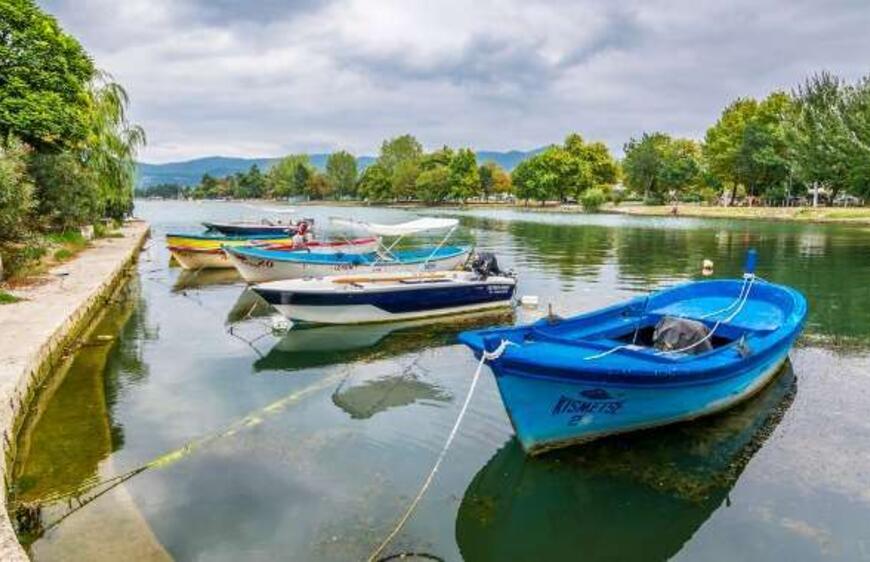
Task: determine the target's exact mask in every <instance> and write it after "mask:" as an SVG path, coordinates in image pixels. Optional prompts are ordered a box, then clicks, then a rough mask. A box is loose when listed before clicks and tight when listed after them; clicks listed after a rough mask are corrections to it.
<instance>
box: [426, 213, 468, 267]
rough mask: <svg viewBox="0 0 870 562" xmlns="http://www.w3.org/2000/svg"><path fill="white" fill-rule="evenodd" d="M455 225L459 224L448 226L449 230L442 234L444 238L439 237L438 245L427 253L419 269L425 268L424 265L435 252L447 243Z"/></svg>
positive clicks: (430, 259)
mask: <svg viewBox="0 0 870 562" xmlns="http://www.w3.org/2000/svg"><path fill="white" fill-rule="evenodd" d="M457 226H459V225H458V224H457V225H453V226H451V227H450V230H448V231H447V234H445V235H444V238H442V239H441V242H439V243H438V245H437V246H435V249H434V250H432V253H431V254H429V257H427V258H426V261H424V262H423V265H421V266H420V268H421V269H426V266H427V265H428V264H429V262H430V261H432V258H434V257H435V254H437V253H438V250H440V249H441V247H442V246H444V244H446V243H447V240H448V239H449V238H450V236H452V235H453V231H454V230H456V227H457Z"/></svg>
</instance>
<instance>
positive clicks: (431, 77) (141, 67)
mask: <svg viewBox="0 0 870 562" xmlns="http://www.w3.org/2000/svg"><path fill="white" fill-rule="evenodd" d="M42 4H43V6H44V7H45V8H46V9H47V10H48V11H50V12H52V13H54V14H55V15H56V16H57V17H58V18H59V20H60V22H61V24H62V25H63V26H64V27H65V28H66V29H68V30H69V31H70V32H71V33H73V34H74V35H76V36H77V37H79V38H80V39H81V41H82V42H83V44H84V45H85V47H86V48H87V49H88V50H89V51H90V52H91V53H92V54H93V56H94V58H95V60H96V62H97V64H98V65H99V66H100V67H102V68H104V69H106V70H108V71H110V72H111V73H113V74H114V75H115V76H116V78H118V79H119V81H121V82H122V83H123V84H124V85H125V86H126V87H127V89H128V90H129V92H130V95H131V98H132V101H133V107H132V112H131V113H132V115H133V116H134V118H135V119H136V120H138V121H139V122H140V123H141V124H142V125H144V126H145V128H146V129H147V131H148V133H149V139H150V144H149V146H148V147H147V148H146V150H145V152H144V154H143V157H144V158H145V159H146V160H152V161H164V160H173V159H181V158H190V157H196V156H203V155H208V154H226V155H243V156H264V155H278V154H283V153H286V152H291V151H321V150H331V149H335V148H349V149H351V150H353V151H356V152H358V153H369V154H371V153H374V152H375V151H376V150H377V147H378V146H379V145H380V142H381V140H382V139H383V138H385V137H388V136H391V135H396V134H402V133H405V132H411V133H414V134H416V135H417V136H418V138H420V139H421V140H422V141H423V143H424V144H425V145H427V146H430V147H434V146H438V145H441V144H445V143H446V144H451V145H470V146H474V147H476V148H479V149H511V148H520V149H522V148H531V147H536V146H541V145H544V144H548V143H551V142H556V141H559V140H560V139H561V138H562V137H563V136H564V135H565V134H566V133H567V132H569V131H572V130H577V131H580V132H581V133H582V134H584V136H586V137H587V138H592V139H602V140H604V141H606V142H607V143H608V144H609V145H610V146H611V147H612V148H613V149H615V150H619V148H620V147H621V145H622V143H623V142H624V141H625V140H627V138H628V137H629V136H631V135H637V134H639V133H640V132H641V131H643V130H649V129H656V130H665V131H669V132H672V133H675V134H681V135H689V136H695V137H700V136H702V135H703V132H704V130H705V129H706V127H707V126H708V125H709V124H710V123H711V122H712V121H713V120H714V119H715V118H716V116H717V114H718V113H719V111H720V110H721V109H722V107H723V106H724V105H725V104H726V103H727V102H728V101H730V100H731V99H733V98H734V97H737V96H744V95H754V96H761V95H764V94H765V93H767V92H768V91H770V90H771V89H774V88H786V89H787V88H790V87H792V86H794V85H795V84H796V83H797V82H799V81H800V80H801V79H802V78H803V77H804V76H806V75H807V74H808V73H811V72H813V71H817V70H821V69H829V70H832V71H834V72H838V73H841V74H843V75H844V76H846V77H847V78H850V79H855V78H857V77H858V76H861V75H863V74H867V73H870V65H868V63H867V61H866V57H865V56H864V54H865V53H867V52H868V50H870V34H867V33H866V30H865V28H866V25H865V24H866V22H867V20H868V15H870V8H868V7H867V6H865V5H864V4H863V3H856V2H850V1H848V0H843V1H842V2H829V3H824V4H820V3H816V2H811V1H809V0H807V1H803V2H801V1H798V2H794V1H787V0H776V1H766V2H757V1H749V0H738V1H737V2H729V3H705V2H695V1H691V0H677V1H664V0H660V1H639V0H638V1H627V2H621V3H619V4H614V3H612V2H608V1H606V0H593V1H586V2H544V3H540V2H539V3H529V2H520V1H517V0H482V1H480V2H463V1H457V0H443V1H440V2H424V1H419V2H418V1H411V0H383V1H379V2H374V1H370V0H366V1H363V0H334V1H332V2H328V3H319V2H316V1H314V0H296V1H293V2H289V3H288V2H282V1H281V0H260V1H258V2H253V1H252V2H244V3H237V2H232V1H230V0H125V1H124V2H115V1H114V0H44V1H43V2H42Z"/></svg>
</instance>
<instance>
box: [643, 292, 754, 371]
mask: <svg viewBox="0 0 870 562" xmlns="http://www.w3.org/2000/svg"><path fill="white" fill-rule="evenodd" d="M753 283H755V277H754V276H753V277H750V278H749V283H748V284H746V294H743V291H742V290H741V296H740V300H739V301H738V302H739V303H740V305H739V306H738V307H737V310H735V311H734V312H733V313H732V314H731V315H730V316H728V317H727V318H724V319H721V320H718V321H717V322H716V324H714V325H713V328H712V329H711V330H710V331H709V332H707V335H706V336H704V337H703V338H701V339H699V340H698V341H696V342H695V343H693V344H690V345H687V346H686V347H681V348H679V349H666V350H663V351H659V352H658V353H657V354H656V355H669V354H671V353H684V352H686V351H688V350H690V349H692V348H694V347H697V346H699V345H701V344H702V343H704V342H705V341H707V340H708V339H710V338H712V337H713V334H715V333H716V330H718V329H719V326H721V325H722V324H727V323H728V322H731V321H732V320H734V319H735V318H737V315H738V314H740V312H741V311H743V307H744V306H745V305H746V302H747V301H748V300H749V291H751V290H752V285H753Z"/></svg>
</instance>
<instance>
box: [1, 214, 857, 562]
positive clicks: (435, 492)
mask: <svg viewBox="0 0 870 562" xmlns="http://www.w3.org/2000/svg"><path fill="white" fill-rule="evenodd" d="M302 212H303V213H304V214H305V215H306V216H311V217H314V218H315V219H316V221H317V224H318V225H320V226H323V225H325V224H326V223H327V219H328V217H330V216H353V217H356V218H361V219H369V220H378V221H381V222H393V221H400V220H406V219H409V218H413V217H414V216H415V213H414V212H413V211H403V210H393V209H371V208H348V207H335V208H329V207H305V208H303V209H302ZM439 212H441V213H447V214H455V215H456V216H458V217H460V218H461V226H462V232H461V233H460V238H462V239H465V240H470V241H471V240H473V241H474V242H475V243H476V245H477V247H478V248H480V249H485V250H492V251H494V252H496V253H497V255H498V257H499V261H500V263H501V265H502V266H506V267H508V268H513V269H514V270H516V271H517V272H519V274H520V289H519V294H521V295H537V296H539V297H540V302H541V305H540V306H539V308H538V309H537V310H531V309H518V310H517V311H516V312H515V313H514V314H496V315H494V316H493V315H489V316H483V317H471V318H468V317H466V318H461V319H447V320H442V321H439V322H435V323H410V324H407V323H406V324H402V325H378V326H370V327H324V328H311V329H305V330H292V329H291V330H290V331H289V333H287V334H280V333H275V332H274V331H273V327H274V325H273V322H272V319H271V317H270V314H271V313H270V311H269V310H268V309H267V308H265V307H263V306H262V305H259V304H258V303H257V301H256V300H255V299H253V298H252V296H251V294H250V293H249V292H247V291H246V290H245V287H244V285H243V284H242V283H241V282H240V281H239V280H238V278H236V277H235V276H234V275H233V274H232V272H221V271H218V272H202V273H200V274H199V275H195V276H194V275H190V274H186V273H184V272H182V271H180V270H179V269H178V268H176V267H170V260H169V255H168V253H167V251H166V250H165V248H164V240H163V237H164V234H165V233H166V232H167V231H173V230H189V231H196V230H197V223H198V222H199V221H202V220H208V219H222V218H223V219H227V218H239V217H242V216H245V215H248V216H253V215H255V214H256V212H255V211H253V210H251V209H250V208H247V207H245V206H242V205H239V204H233V203H203V204H193V203H175V202H138V203H137V214H138V215H140V216H142V217H144V218H146V219H148V220H149V221H151V223H152V225H153V239H152V241H151V242H150V244H149V245H148V249H147V251H145V252H144V253H143V254H142V259H141V261H140V263H139V265H138V274H137V276H136V277H135V278H134V279H133V280H132V281H131V282H130V284H129V285H128V286H127V287H126V289H125V290H124V291H122V293H121V294H120V295H118V297H117V298H116V299H115V300H114V301H113V303H112V304H111V305H110V307H109V309H108V311H107V314H106V315H105V316H104V317H103V318H102V320H101V321H100V323H99V325H98V326H97V327H96V328H95V330H94V331H93V332H92V333H91V334H90V336H89V337H88V338H87V339H86V341H85V342H84V343H85V345H84V346H82V347H81V348H80V349H79V351H78V352H77V353H76V354H75V355H74V356H73V357H72V358H71V360H70V361H69V362H68V363H67V364H66V365H65V366H64V368H63V369H62V371H63V376H58V377H56V378H55V380H54V383H53V384H52V385H50V386H49V387H48V388H46V389H45V390H44V391H43V393H42V396H41V399H40V402H39V405H38V409H37V412H36V413H35V414H34V415H32V416H31V418H30V420H29V423H28V424H27V426H26V427H25V430H24V431H23V432H22V435H21V436H20V438H19V448H20V449H19V450H20V455H19V458H18V462H17V464H16V466H15V472H14V480H13V482H12V486H13V490H14V492H15V494H16V497H17V502H18V503H19V504H26V505H40V506H41V512H40V520H41V524H42V529H41V531H39V530H37V531H36V532H33V533H32V534H30V535H27V536H24V537H23V538H24V539H25V540H26V541H30V542H31V544H30V547H29V548H30V552H31V554H32V556H33V557H34V559H36V560H117V559H127V560H133V559H149V560H166V559H170V558H172V559H175V560H180V561H181V560H184V561H186V560H218V561H224V560H226V561H230V560H233V561H236V560H278V559H280V560H300V561H307V560H319V561H320V560H323V561H348V560H364V559H366V557H367V556H368V555H369V554H370V553H371V552H372V550H373V549H374V548H375V547H376V546H377V545H378V544H379V543H380V542H381V540H382V539H383V538H384V537H385V536H386V535H387V534H388V533H389V532H390V531H391V530H392V529H393V527H394V526H395V524H396V522H397V520H398V518H399V517H400V516H401V514H402V513H403V511H404V510H405V509H406V507H407V506H408V504H409V502H410V501H411V498H412V497H413V496H414V494H415V493H416V492H417V490H418V489H419V487H420V485H421V483H422V481H423V479H424V478H425V476H426V475H427V473H428V472H429V470H430V468H431V467H432V464H433V463H434V461H435V458H436V457H437V454H438V452H439V450H440V449H441V447H442V445H443V443H444V440H445V439H446V437H447V434H448V433H449V431H450V428H451V426H452V424H453V422H454V420H455V418H456V415H457V413H458V411H459V408H460V407H461V404H462V402H463V400H464V398H465V396H466V392H467V389H468V385H469V383H470V381H471V375H472V374H473V372H474V369H475V367H476V361H475V359H474V358H473V356H472V355H471V353H470V352H469V351H468V350H467V349H466V348H464V347H463V346H460V345H457V344H456V342H455V336H456V334H457V333H458V332H459V331H460V330H462V329H464V328H467V327H476V326H486V325H490V324H495V323H509V322H525V321H530V320H533V319H536V318H538V317H540V316H542V315H543V314H545V313H546V309H547V306H548V305H550V304H551V305H552V307H553V311H554V312H555V313H557V314H561V315H569V314H573V313H576V312H580V311H585V310H590V309H593V308H597V307H600V306H602V305H605V304H608V303H612V302H615V301H618V300H621V299H624V298H626V297H629V296H632V295H634V294H636V293H638V292H642V291H646V290H650V289H655V288H658V287H662V286H665V285H668V284H670V283H673V282H677V281H680V280H684V279H688V278H694V277H698V276H699V275H700V264H701V262H702V260H703V259H705V258H708V259H711V260H713V261H714V262H715V269H716V275H717V276H735V275H737V274H739V272H740V269H741V264H742V261H743V258H744V253H745V251H746V250H747V248H749V247H755V248H757V249H758V251H759V255H760V263H759V267H758V270H759V274H760V275H761V276H762V277H764V278H766V279H769V280H772V281H776V282H780V283H786V284H790V285H793V286H795V287H797V288H798V289H800V290H802V291H803V292H804V293H805V294H806V295H807V297H808V299H809V302H810V306H811V314H810V318H809V322H808V325H807V328H806V332H805V335H804V337H803V338H802V339H801V341H800V344H799V345H798V347H797V348H796V349H795V350H794V351H793V352H792V354H791V361H790V363H789V364H787V365H786V366H785V368H784V369H783V372H782V373H781V374H780V375H779V376H778V378H777V379H776V380H775V381H774V382H773V383H772V384H771V385H770V386H769V387H768V388H766V389H765V390H764V392H762V393H761V394H759V395H758V396H757V397H755V398H753V399H752V400H751V401H749V402H747V403H745V404H743V405H741V406H740V407H738V408H736V409H734V410H732V411H730V412H728V413H726V414H723V415H719V416H716V417H711V418H707V419H704V420H701V421H698V422H695V423H690V424H683V425H678V426H674V427H670V428H665V429H660V430H655V431H649V432H644V433H639V434H634V435H631V436H626V437H620V438H612V439H607V440H603V441H600V442H597V443H593V444H590V445H587V446H582V447H575V448H573V449H568V450H565V451H562V452H558V453H556V454H552V455H548V456H545V457H541V458H526V457H525V456H524V455H523V454H522V451H521V450H520V448H519V446H518V444H517V442H516V441H515V440H514V439H513V437H512V429H511V426H510V423H509V421H508V419H507V416H506V414H505V412H504V409H503V407H502V404H501V401H500V399H499V397H498V393H497V390H496V387H495V384H494V381H493V380H492V377H491V376H490V375H489V372H488V371H487V370H485V376H484V377H483V378H482V379H481V382H480V385H479V386H478V389H477V392H476V394H475V396H474V397H473V400H472V402H471V406H470V410H469V412H468V414H467V416H466V418H465V420H464V422H463V425H462V428H461V430H460V432H459V435H458V436H457V438H456V440H455V442H454V443H453V446H452V448H451V449H450V451H449V453H448V455H447V458H446V461H445V463H444V464H443V465H442V468H441V470H440V471H439V472H438V474H437V477H436V480H435V482H434V484H433V485H432V487H431V488H430V489H429V491H428V493H427V495H426V496H425V497H424V499H423V501H422V502H421V503H420V505H419V507H418V508H417V510H416V511H415V512H414V514H413V516H412V517H411V519H410V520H409V521H408V523H407V525H406V526H405V527H404V529H403V530H402V531H401V533H399V535H398V536H397V537H396V539H395V540H394V541H393V542H392V543H391V544H390V546H389V547H388V548H387V549H386V551H385V552H384V557H383V558H382V559H391V558H390V556H391V555H397V554H399V553H402V552H414V553H417V556H416V557H417V559H426V560H450V561H453V560H463V559H464V560H469V561H506V560H511V561H533V560H534V561H537V560H620V561H623V560H664V559H670V558H675V559H678V560H693V561H696V560H711V561H719V560H786V559H787V560H790V561H791V562H795V561H799V560H818V559H827V560H870V415H868V411H870V230H868V229H866V228H855V227H841V226H831V225H828V226H820V225H806V224H800V225H798V224H788V223H773V224H761V223H756V222H739V221H713V220H696V219H689V218H640V217H637V218H632V217H624V216H614V215H592V216H589V215H568V214H550V213H537V212H529V213H523V212H516V211H503V210H501V211H495V210H493V211H467V212H452V213H451V212H450V211H439ZM99 336H113V339H112V340H111V341H107V340H108V338H106V337H99Z"/></svg>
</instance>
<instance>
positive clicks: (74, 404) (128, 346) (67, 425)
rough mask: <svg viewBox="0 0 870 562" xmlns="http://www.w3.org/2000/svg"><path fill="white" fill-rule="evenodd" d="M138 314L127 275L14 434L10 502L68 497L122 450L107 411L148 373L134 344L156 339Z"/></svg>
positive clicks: (119, 431)
mask: <svg viewBox="0 0 870 562" xmlns="http://www.w3.org/2000/svg"><path fill="white" fill-rule="evenodd" d="M145 314H146V307H145V303H144V300H143V299H142V297H141V294H140V291H139V284H138V279H135V278H134V279H132V280H131V281H130V282H129V283H128V285H127V286H125V287H124V288H123V289H121V290H120V291H119V293H118V294H117V295H116V296H115V298H114V300H113V301H112V302H111V303H110V304H109V305H108V306H107V307H106V308H105V310H104V311H103V312H102V314H101V316H100V318H99V319H98V321H97V323H96V324H95V325H94V328H93V329H92V330H91V331H90V332H89V333H88V334H87V336H86V337H85V340H84V342H83V344H82V346H81V347H80V349H78V351H77V352H76V353H75V355H74V356H73V358H72V359H71V360H70V361H69V363H68V364H66V365H65V366H64V367H63V369H64V372H59V373H56V374H55V378H54V379H52V381H51V382H50V383H49V385H48V386H47V387H46V390H45V391H44V393H43V394H42V395H41V396H39V397H38V399H37V403H36V404H35V406H34V407H33V408H32V410H31V411H32V412H33V414H32V415H31V416H29V417H28V419H27V420H26V421H25V425H24V427H23V428H22V431H21V432H20V434H19V440H18V458H16V463H15V469H14V472H13V477H14V479H15V483H14V488H15V499H16V501H25V502H27V501H37V500H39V499H40V498H42V497H43V496H45V495H46V494H49V493H50V494H52V495H55V494H65V493H71V492H74V491H75V490H77V489H79V488H80V487H81V485H82V484H83V483H84V482H86V481H88V480H90V479H92V478H94V477H96V476H97V474H98V469H99V465H100V462H101V461H102V460H103V459H105V458H106V457H107V456H108V455H109V454H111V452H113V451H116V450H118V449H120V448H121V447H123V443H124V435H123V428H122V427H121V426H120V425H118V424H117V423H116V422H115V421H114V419H113V409H114V407H115V404H116V402H117V400H118V397H119V394H120V393H121V392H122V389H123V388H124V387H125V386H128V385H130V384H136V383H138V382H141V381H142V380H144V379H145V378H146V377H147V376H148V369H147V367H146V365H145V364H144V362H143V361H142V350H141V343H142V341H143V340H145V339H150V338H153V337H155V334H154V331H153V330H151V329H149V328H148V327H147V325H146V323H145ZM106 336H111V339H109V338H107V337H106Z"/></svg>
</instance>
